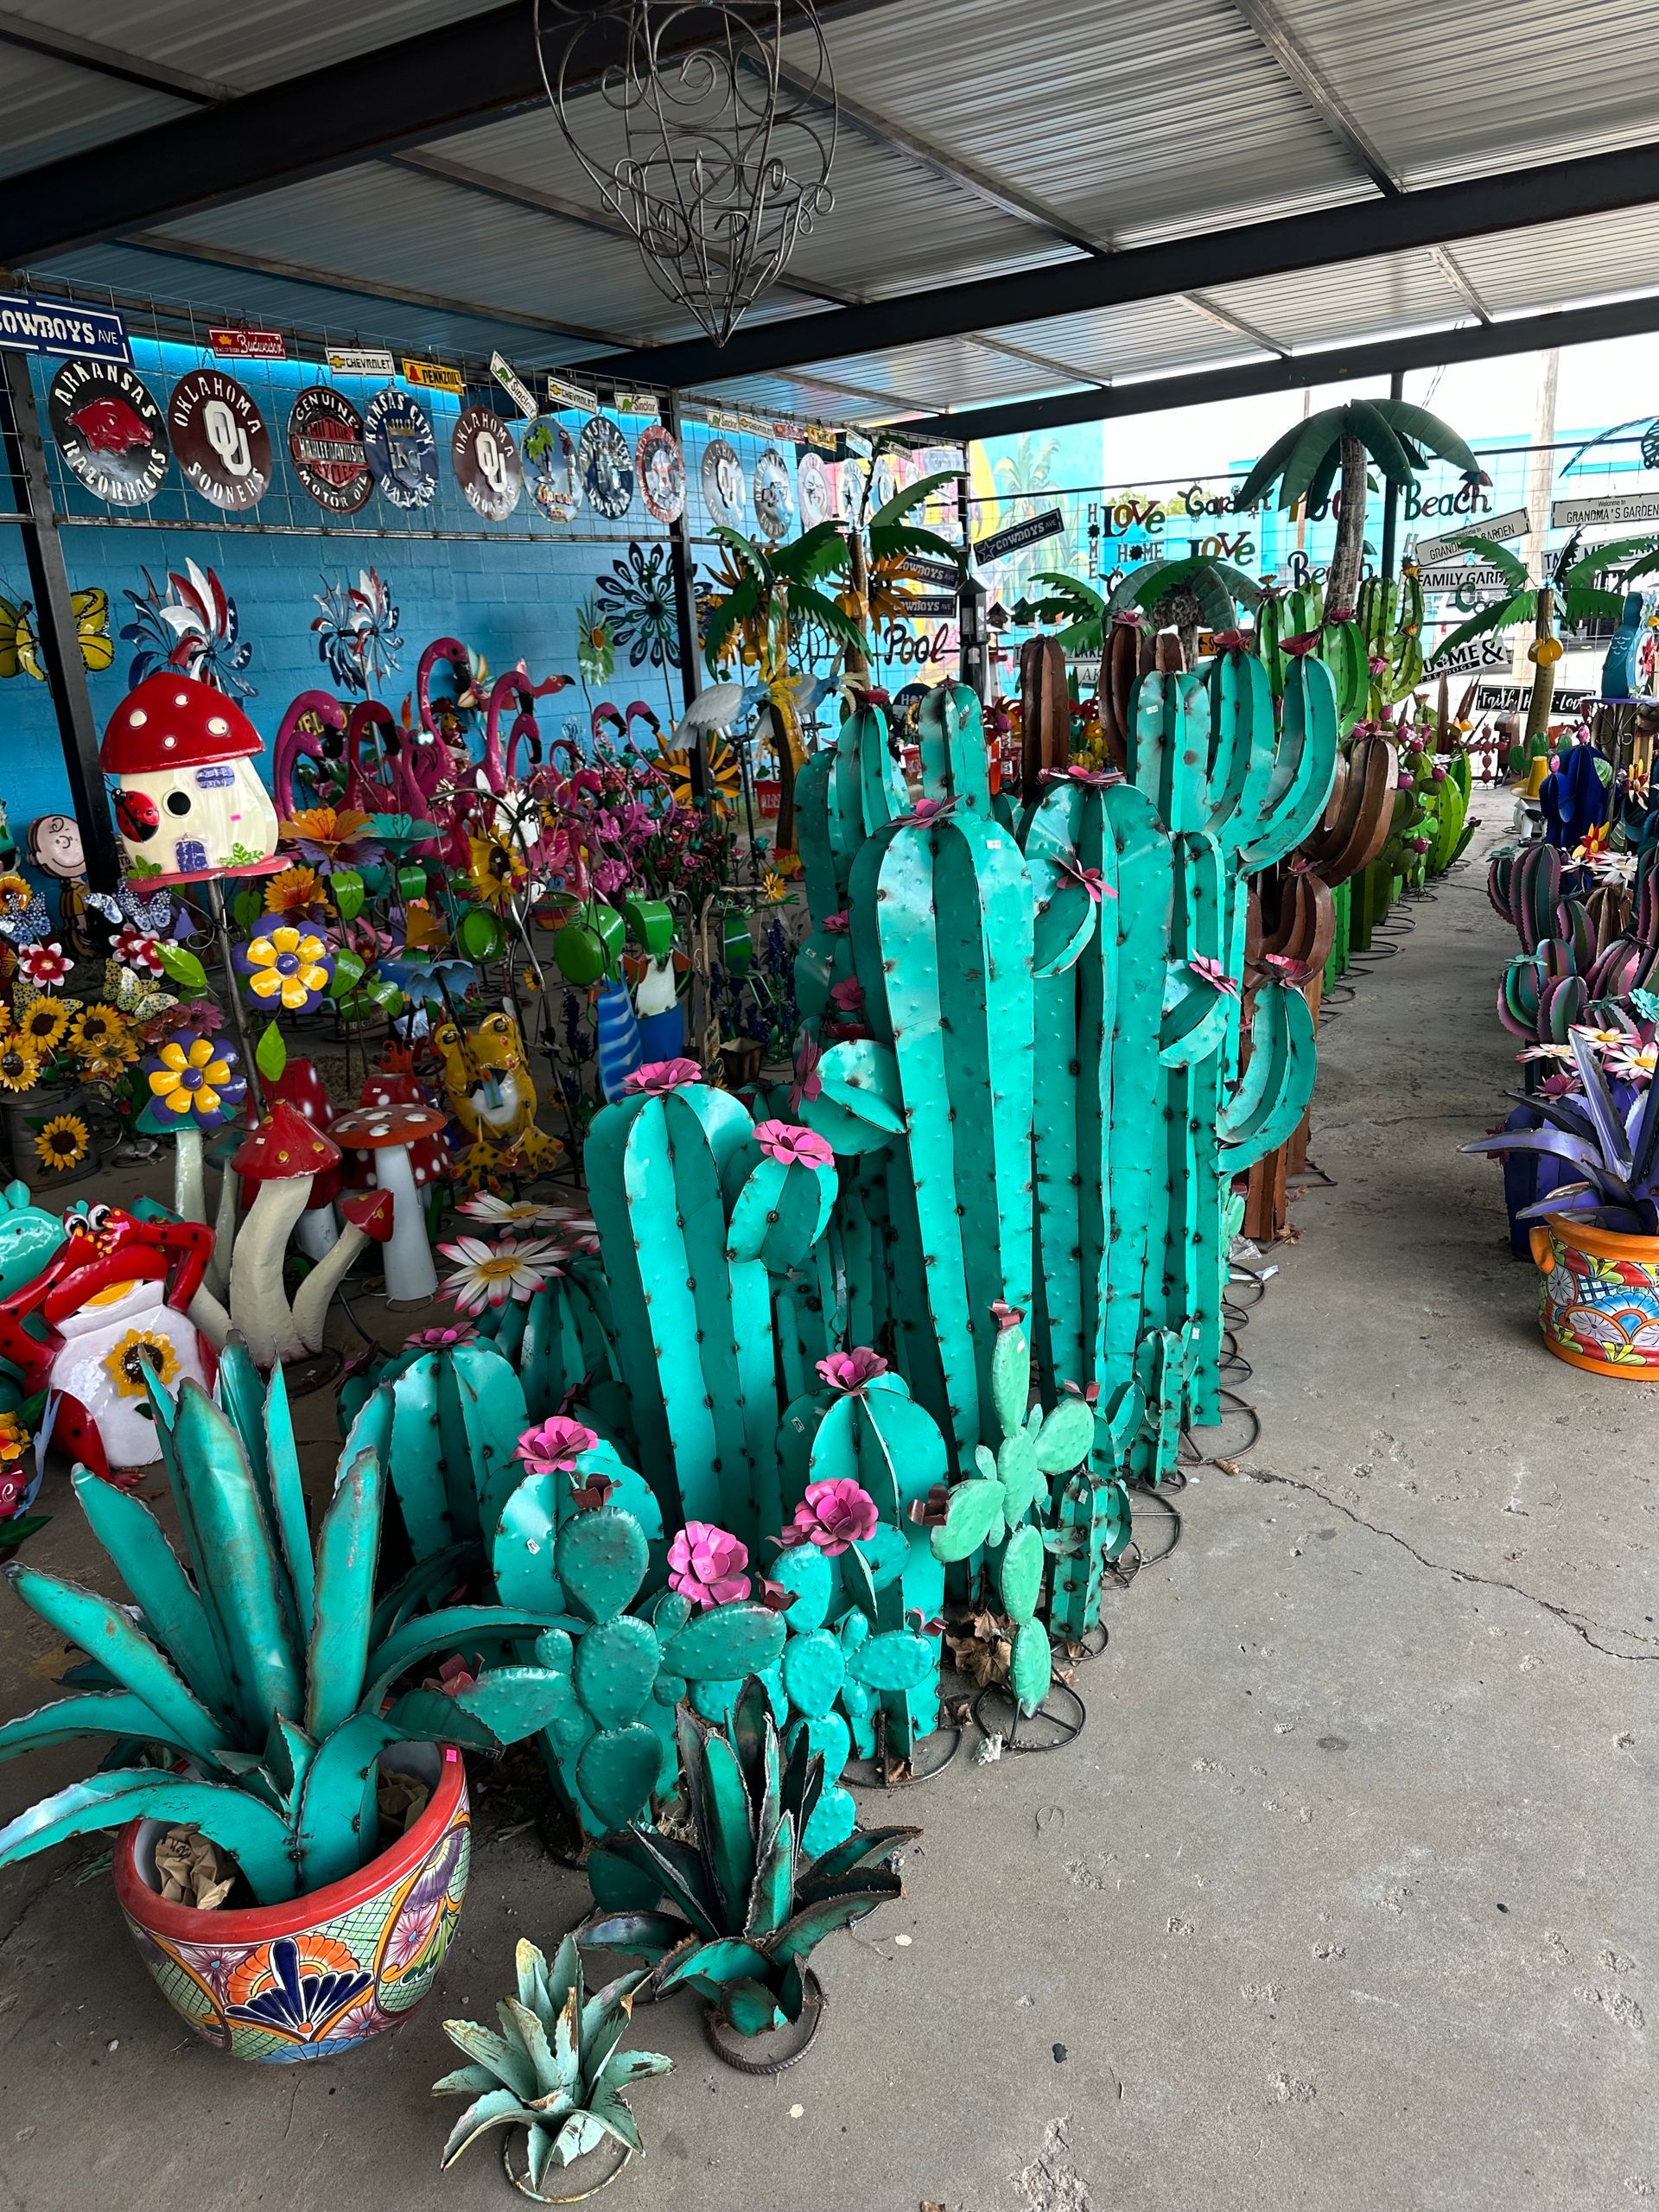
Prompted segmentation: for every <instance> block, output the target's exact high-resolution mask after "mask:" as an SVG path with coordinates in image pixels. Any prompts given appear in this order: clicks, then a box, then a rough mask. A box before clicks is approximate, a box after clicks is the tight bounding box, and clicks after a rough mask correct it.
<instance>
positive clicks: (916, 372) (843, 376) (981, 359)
mask: <svg viewBox="0 0 1659 2212" xmlns="http://www.w3.org/2000/svg"><path fill="white" fill-rule="evenodd" d="M1039 342H1040V341H1039V340H1036V339H1033V344H1037V343H1039ZM813 367H814V370H815V372H817V374H818V375H819V376H821V377H823V378H824V379H825V381H826V382H828V383H831V384H842V385H865V386H874V387H875V388H876V389H878V390H880V391H891V392H895V393H897V394H899V395H900V396H901V397H903V398H904V399H906V401H908V402H909V403H910V404H912V406H915V407H917V408H919V409H922V410H925V411H931V410H933V409H936V408H944V407H970V406H972V405H973V404H975V403H976V401H988V400H993V399H1008V398H1012V397H1016V396H1019V397H1023V396H1024V395H1025V394H1026V393H1027V392H1038V391H1071V390H1075V389H1076V387H1077V385H1080V384H1083V383H1084V382H1085V381H1086V379H1085V378H1081V377H1078V378H1073V379H1068V378H1065V377H1060V376H1052V377H1046V376H1044V375H1043V373H1042V372H1041V371H1040V370H1037V369H1033V368H1032V367H1030V366H1029V365H1027V363H1026V362H1024V361H1016V360H1012V359H1009V357H1008V355H1007V354H1006V353H993V352H991V351H990V350H989V348H988V347H987V346H978V345H976V344H975V342H974V340H972V339H971V338H936V339H932V340H929V341H927V342H926V343H925V344H923V345H919V346H893V347H892V348H891V349H890V350H889V351H887V352H886V353H860V354H857V355H855V356H852V357H849V359H844V360H837V361H817V362H815V363H814V364H813ZM720 388H721V387H719V386H715V390H719V389H720Z"/></svg>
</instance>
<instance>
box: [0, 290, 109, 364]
mask: <svg viewBox="0 0 1659 2212" xmlns="http://www.w3.org/2000/svg"><path fill="white" fill-rule="evenodd" d="M0 346H4V347H5V348H6V350H7V351H8V352H10V353H67V354H71V355H73V357H75V358H76V359H80V360H85V361H115V362H118V363H119V364H120V365H121V366H122V367H123V368H127V367H130V365H131V363H132V348H131V346H129V345H128V343H127V326H126V324H125V323H124V322H123V321H122V320H121V318H120V316H119V315H117V314H115V313H114V311H113V310H112V309H111V308H84V307H72V306H70V304H69V303H68V302H67V300H42V299H37V298H36V297H35V294H34V293H33V292H0Z"/></svg>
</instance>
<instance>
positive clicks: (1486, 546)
mask: <svg viewBox="0 0 1659 2212" xmlns="http://www.w3.org/2000/svg"><path fill="white" fill-rule="evenodd" d="M1449 542H1450V543H1452V544H1454V545H1455V546H1456V547H1457V549H1458V550H1459V552H1460V553H1472V554H1474V556H1476V558H1477V559H1478V560H1481V561H1484V562H1486V563H1488V564H1489V566H1491V567H1492V568H1494V569H1497V573H1498V575H1500V576H1502V577H1503V581H1504V582H1505V583H1506V584H1507V585H1508V586H1509V588H1510V590H1511V591H1525V590H1526V589H1527V588H1529V579H1528V576H1527V564H1526V563H1525V562H1524V561H1520V560H1517V559H1516V556H1515V555H1514V554H1513V553H1511V552H1510V549H1509V547H1508V546H1507V545H1500V544H1499V543H1498V542H1497V539H1496V538H1495V537H1482V536H1481V534H1480V532H1479V531H1477V530H1460V531H1457V532H1456V533H1455V534H1454V535H1453V537H1452V539H1451V540H1450V541H1449Z"/></svg>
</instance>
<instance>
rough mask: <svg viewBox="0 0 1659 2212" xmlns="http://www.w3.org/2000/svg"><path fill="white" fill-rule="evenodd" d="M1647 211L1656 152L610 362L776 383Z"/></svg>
mask: <svg viewBox="0 0 1659 2212" xmlns="http://www.w3.org/2000/svg"><path fill="white" fill-rule="evenodd" d="M1644 201H1645V202H1653V201H1659V143H1655V142H1649V143H1645V144H1643V145H1639V146H1631V147H1624V148H1620V149H1618V150H1617V151H1614V152H1611V153H1605V154H1592V155H1586V156H1580V157H1579V158H1578V159H1576V160H1573V161H1567V162H1541V163H1537V164H1535V165H1534V166H1533V167H1530V168H1525V169H1511V170H1505V171H1503V172H1501V173H1500V174H1498V175H1493V176H1482V177H1469V178H1465V179H1462V180H1460V181H1459V182H1457V183H1455V184H1443V185H1434V186H1432V187H1430V188H1427V189H1425V190H1423V191H1421V192H1407V193H1402V194H1400V196H1399V197H1398V198H1397V199H1395V200H1381V199H1379V200H1359V201H1355V202H1350V203H1348V204H1347V205H1344V206H1342V207H1322V208H1317V209H1315V210H1313V212H1311V213H1306V214H1300V215H1282V216H1277V217H1274V218H1273V219H1270V220H1268V221H1265V222H1258V223H1243V224H1240V225H1238V226H1237V227H1236V228H1235V229H1231V230H1219V231H1208V232H1199V233H1195V234H1192V235H1190V236H1187V237H1178V238H1166V239H1163V240H1161V241H1160V243H1159V244H1158V245H1147V246H1135V247H1132V248H1130V249H1128V251H1124V252H1122V253H1117V254H1112V255H1109V256H1107V257H1103V258H1096V259H1094V260H1088V261H1084V260H1078V261H1065V262H1059V263H1051V264H1049V265H1048V266H1047V267H1046V268H1043V269H1035V270H1021V271H1019V272H1017V273H1015V274H1014V275H1010V276H1004V277H985V278H981V279H976V281H974V282H972V283H965V284H944V285H940V286H938V287H937V288H936V289H933V290H931V291H925V290H920V289H914V290H911V291H907V292H906V293H904V294H902V295H901V296H899V297H897V298H894V299H887V300H872V301H868V302H866V303H865V305H863V306H862V307H859V308H842V309H836V310H835V311H834V312H832V313H830V314H828V315H802V316H798V317H794V318H791V319H789V320H787V321H778V322H769V323H762V324H753V325H749V326H747V327H744V328H741V329H740V330H738V331H737V332H736V333H735V334H734V336H733V337H732V338H731V340H729V341H728V344H727V345H726V346H723V347H722V346H713V345H710V344H709V343H708V342H707V341H706V340H692V341H690V342H689V343H686V344H683V345H674V346H652V347H650V348H648V349H645V351H643V352H641V353H639V354H638V355H636V356H634V357H633V358H632V359H628V360H626V361H624V362H621V363H613V364H612V366H613V367H614V368H615V369H616V371H617V372H618V373H619V374H620V375H623V376H637V377H638V378H640V379H641V381H642V382H655V383H658V384H664V385H691V384H707V383H710V382H713V381H717V380H719V379H721V378H728V377H739V376H758V375H766V374H770V373H772V372H774V371H777V370H780V369H793V368H802V367H804V366H806V365H808V364H809V363H810V362H812V361H824V360H832V359H846V358H848V357H849V356H851V355H855V354H859V353H879V352H881V351H883V350H884V349H886V348H887V347H889V346H910V345H916V344H920V343H923V342H925V340H929V339H936V338H952V337H969V336H971V335H972V334H974V333H975V332H976V331H980V330H997V329H1008V330H1011V329H1014V327H1017V326H1018V325H1019V324H1021V323H1037V322H1044V321H1052V320H1054V319H1056V318H1057V317H1058V316H1061V315H1079V314H1084V313H1087V312H1089V311H1090V309H1094V308H1109V307H1122V306H1125V305H1127V304H1128V302H1131V301H1135V300H1150V299H1165V298H1167V297H1169V296H1171V295H1173V294H1176V293H1182V292H1190V291H1192V290H1194V289H1198V290H1204V289H1206V288H1208V287H1209V286H1211V285H1217V284H1235V283H1243V282H1244V281H1246V280H1247V279H1249V278H1252V277H1277V276H1282V275H1285V274H1287V273H1288V272H1291V271H1294V270H1304V269H1319V268H1326V267H1332V266H1334V265H1337V264H1342V263H1344V262H1351V261H1364V260H1369V259H1371V258H1373V257H1376V256H1377V255H1379V254H1386V253H1401V252H1410V251H1414V250H1417V249H1421V248H1423V247H1427V246H1434V245H1446V244H1447V243H1448V242H1450V241H1452V240H1453V239H1456V238H1481V237H1486V236H1489V235H1490V234H1491V233H1492V232H1500V231H1518V230H1526V229H1530V228H1533V227H1535V226H1537V225H1539V224H1541V223H1557V222H1564V221H1567V220H1569V219H1572V218H1573V217H1575V216H1580V215H1598V214H1606V213H1611V212H1613V211H1615V210H1618V209H1621V208H1624V207H1639V206H1641V205H1642V204H1643V202H1644Z"/></svg>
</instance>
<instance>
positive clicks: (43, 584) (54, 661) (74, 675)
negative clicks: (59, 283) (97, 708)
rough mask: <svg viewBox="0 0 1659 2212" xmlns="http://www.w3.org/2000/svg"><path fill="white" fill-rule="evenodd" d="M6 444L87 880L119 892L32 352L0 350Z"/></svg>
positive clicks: (1, 424)
mask: <svg viewBox="0 0 1659 2212" xmlns="http://www.w3.org/2000/svg"><path fill="white" fill-rule="evenodd" d="M0 442H3V444H4V448H5V458H6V464H7V466H8V467H9V468H10V472H11V480H12V482H13V484H14V486H16V493H15V499H16V507H17V511H18V512H19V513H20V514H22V516H23V518H24V519H23V521H22V523H20V524H18V528H19V529H20V530H21V531H22V538H23V559H24V562H25V564H26V565H27V567H28V569H29V590H30V592H31V593H32V594H33V596H34V601H35V636H36V639H38V641H39V645H40V654H41V667H42V668H43V669H44V670H45V671H46V682H47V689H48V691H49V692H50V693H51V695H52V705H53V709H54V712H55V714H56V715H57V718H58V736H59V740H60V742H61V744H62V746H63V765H64V767H65V770H66V771H67V774H68V778H69V801H70V806H71V808H72V810H73V814H74V817H75V820H76V821H77V823H79V826H80V841H81V846H82V849H83V850H84V851H85V853H86V880H87V882H88V883H89V884H90V885H91V886H92V889H93V890H94V891H113V890H115V889H116V887H118V884H119V883H120V880H121V854H120V849H119V847H118V845H117V843H116V838H115V824H114V822H113V821H112V820H111V815H110V803H109V800H108V798H106V797H105V785H104V771H103V770H102V769H101V768H100V767H99V763H98V747H99V733H98V724H97V722H96V721H94V720H93V717H92V694H91V693H90V692H89V691H88V690H87V688H86V663H85V662H84V661H83V660H82V658H81V657H80V631H79V625H78V623H77V622H76V620H75V610H74V606H73V601H72V599H71V595H70V591H69V574H68V570H67V569H66V568H65V566H64V562H63V542H62V540H61V539H60V537H59V535H58V525H57V521H56V518H55V516H54V512H53V506H52V480H51V477H50V476H49V474H48V472H47V466H46V448H45V447H44V446H43V445H42V443H41V425H40V416H39V415H38V413H37V412H36V410H35V391H34V385H33V384H32V382H31V380H30V378H29V359H28V356H27V355H26V354H22V353H0Z"/></svg>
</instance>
